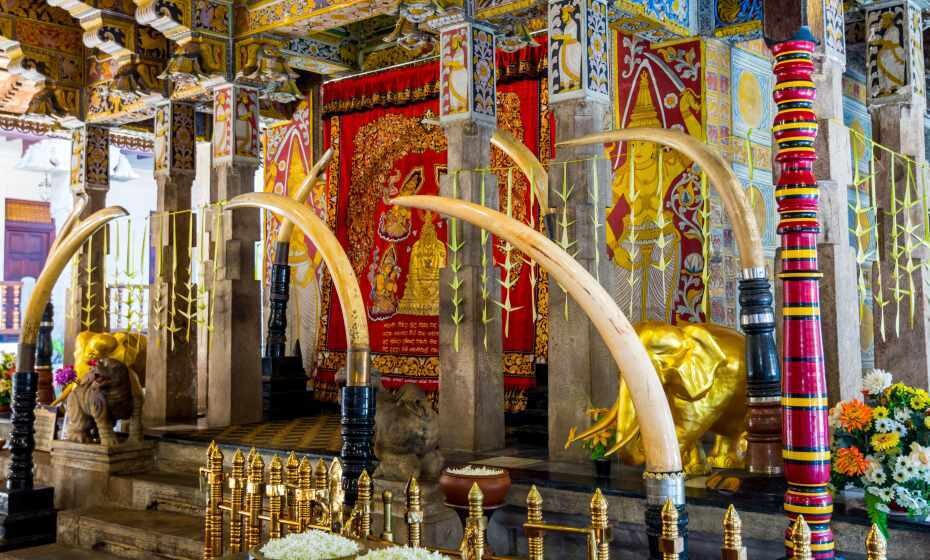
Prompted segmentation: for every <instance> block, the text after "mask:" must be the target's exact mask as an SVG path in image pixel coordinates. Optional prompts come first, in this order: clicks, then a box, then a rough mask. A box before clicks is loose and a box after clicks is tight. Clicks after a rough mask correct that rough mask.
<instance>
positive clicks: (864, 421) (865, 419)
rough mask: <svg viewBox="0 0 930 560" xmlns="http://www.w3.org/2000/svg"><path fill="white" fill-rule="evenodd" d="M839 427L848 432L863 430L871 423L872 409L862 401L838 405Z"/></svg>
mask: <svg viewBox="0 0 930 560" xmlns="http://www.w3.org/2000/svg"><path fill="white" fill-rule="evenodd" d="M839 406H840V418H839V421H840V426H842V427H843V429H844V430H846V431H848V432H852V431H855V430H864V429H866V428H868V427H869V424H871V423H872V409H871V408H869V406H868V405H866V404H865V403H863V402H862V401H857V400H856V401H846V402H842V403H840V405H839Z"/></svg>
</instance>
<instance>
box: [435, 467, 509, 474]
mask: <svg viewBox="0 0 930 560" xmlns="http://www.w3.org/2000/svg"><path fill="white" fill-rule="evenodd" d="M446 472H447V473H449V474H454V475H458V476H495V475H499V474H504V469H499V468H496V467H485V466H482V465H465V466H462V467H449V468H447V469H446Z"/></svg>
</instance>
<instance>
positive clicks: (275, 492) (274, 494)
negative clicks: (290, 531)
mask: <svg viewBox="0 0 930 560" xmlns="http://www.w3.org/2000/svg"><path fill="white" fill-rule="evenodd" d="M285 494H286V492H285V489H284V464H283V463H281V458H280V457H278V456H277V455H275V456H274V457H273V458H272V459H271V467H269V469H268V485H267V486H265V495H266V496H268V517H269V521H268V537H269V538H272V539H279V538H281V516H282V515H283V514H284V495H285Z"/></svg>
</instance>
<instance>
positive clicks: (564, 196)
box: [557, 161, 577, 320]
mask: <svg viewBox="0 0 930 560" xmlns="http://www.w3.org/2000/svg"><path fill="white" fill-rule="evenodd" d="M574 190H575V185H572V186H571V188H569V187H568V162H567V161H563V162H562V190H561V191H560V192H559V193H558V197H559V199H560V200H561V201H562V216H561V218H560V219H559V227H560V228H561V233H560V235H559V240H558V242H557V244H558V246H559V247H561V248H562V250H563V251H565V252H567V253H569V254H571V255H572V256H575V254H576V253H577V251H573V250H572V247H574V245H575V241H571V240H570V237H569V233H568V228H569V227H571V226H572V224H574V223H575V220H569V219H568V199H569V198H571V196H572V192H574ZM559 288H560V289H561V290H562V296H563V298H562V300H563V301H564V302H565V305H564V306H563V313H564V314H565V319H566V320H567V319H568V293H567V292H566V291H565V288H564V287H563V286H562V285H561V284H559Z"/></svg>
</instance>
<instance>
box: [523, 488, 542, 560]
mask: <svg viewBox="0 0 930 560" xmlns="http://www.w3.org/2000/svg"><path fill="white" fill-rule="evenodd" d="M542 505H543V499H542V495H541V494H540V493H539V490H537V489H536V485H535V484H534V485H533V486H531V487H530V491H529V493H528V494H527V495H526V522H527V523H542V521H543V514H542ZM545 542H546V541H545V537H544V536H543V534H542V532H538V533H534V536H529V535H527V537H526V548H527V553H528V555H529V560H543V556H544V555H545Z"/></svg>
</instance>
